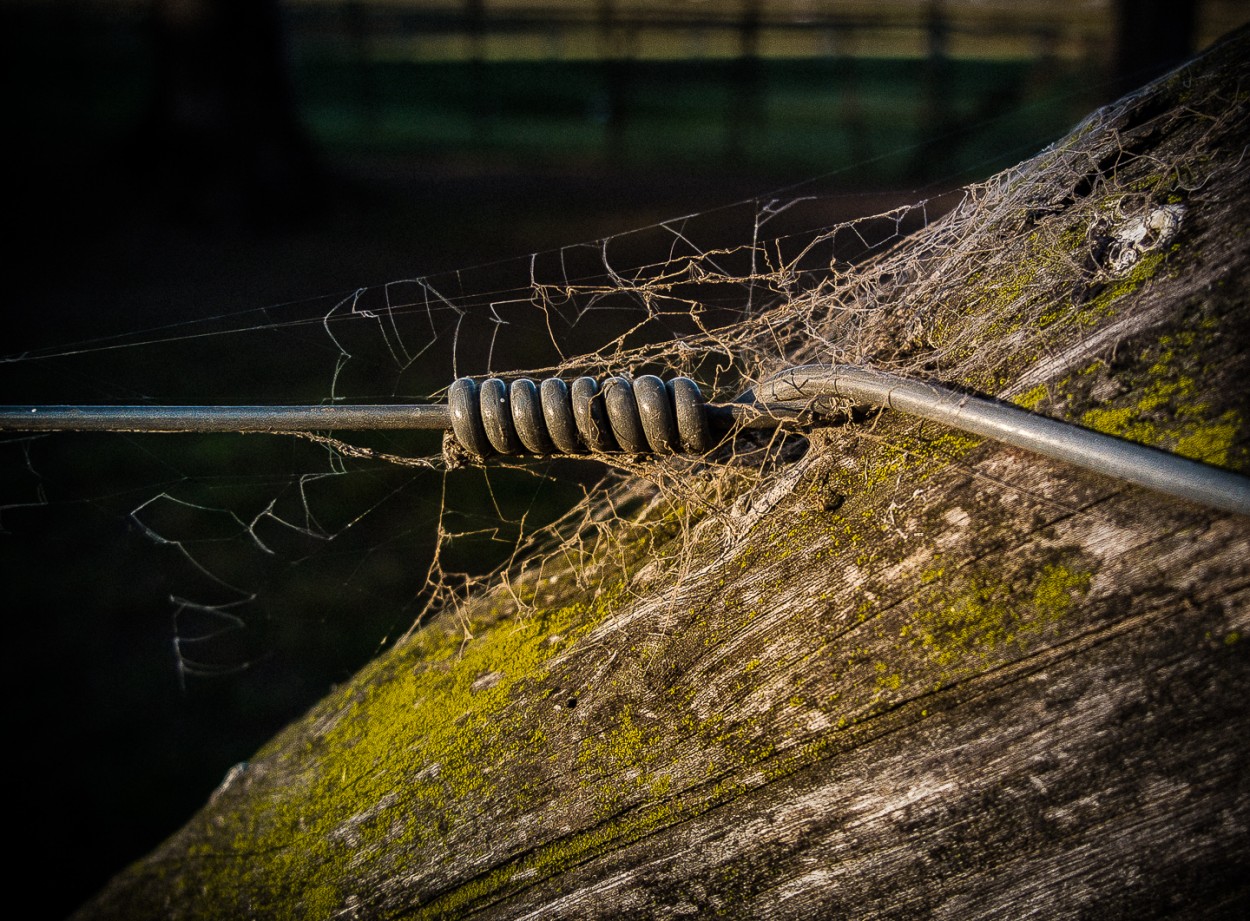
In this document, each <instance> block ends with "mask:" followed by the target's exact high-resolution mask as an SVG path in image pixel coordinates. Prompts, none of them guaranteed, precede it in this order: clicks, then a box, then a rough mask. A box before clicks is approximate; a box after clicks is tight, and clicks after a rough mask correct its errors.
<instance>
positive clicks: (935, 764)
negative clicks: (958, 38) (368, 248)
mask: <svg viewBox="0 0 1250 921" xmlns="http://www.w3.org/2000/svg"><path fill="white" fill-rule="evenodd" d="M1248 115H1250V37H1248V36H1247V35H1246V34H1242V35H1239V36H1235V37H1234V38H1233V39H1232V40H1231V41H1230V42H1228V43H1226V44H1224V45H1222V46H1220V47H1218V48H1217V49H1215V50H1214V51H1212V52H1210V53H1208V54H1207V55H1206V56H1205V57H1204V58H1203V59H1201V60H1199V61H1197V62H1195V63H1194V64H1192V65H1190V67H1189V68H1187V69H1185V70H1183V71H1181V72H1179V73H1177V74H1174V75H1171V76H1170V77H1167V78H1165V79H1163V80H1161V81H1160V82H1159V83H1157V84H1155V85H1153V86H1152V87H1150V88H1148V90H1147V91H1145V92H1143V93H1141V94H1138V95H1136V96H1133V97H1130V98H1129V99H1127V100H1125V101H1123V102H1121V103H1119V104H1117V105H1115V106H1112V107H1110V108H1109V109H1107V110H1104V111H1103V112H1101V113H1097V114H1096V116H1094V117H1092V118H1091V119H1090V120H1089V121H1088V122H1086V123H1085V124H1083V125H1082V126H1081V127H1080V128H1078V129H1077V131H1076V132H1074V134H1073V135H1072V136H1071V137H1070V138H1068V139H1066V140H1065V141H1063V142H1061V143H1060V144H1058V145H1056V146H1055V148H1054V149H1052V150H1051V151H1048V152H1047V153H1045V154H1043V155H1041V156H1039V157H1038V158H1035V159H1034V160H1032V161H1029V163H1027V164H1024V165H1023V166H1022V167H1021V168H1020V169H1019V170H1017V171H1015V172H1013V173H1012V174H1010V175H1008V176H1005V177H1003V179H1002V184H1003V188H1004V189H1006V190H1009V191H1011V193H1012V194H1011V195H1006V194H1004V195H1003V196H1000V197H997V198H996V197H995V195H994V194H992V193H991V194H987V195H986V196H985V197H984V199H983V200H981V201H977V202H972V203H969V204H968V205H967V207H968V208H974V209H975V208H980V209H981V212H980V213H982V214H983V215H984V221H983V226H981V227H980V229H977V230H975V231H974V232H973V233H971V234H967V233H964V234H962V235H961V236H959V237H958V239H957V240H952V243H951V245H950V246H948V247H946V248H945V249H939V250H937V251H936V252H930V253H929V254H927V255H926V256H925V258H924V265H923V268H924V271H923V272H917V274H916V277H915V278H914V279H912V280H910V281H904V282H900V284H903V285H904V287H903V288H902V289H901V291H902V294H905V295H906V296H899V297H898V298H896V299H895V300H896V301H897V303H896V304H894V305H891V304H884V305H883V306H882V307H881V308H880V310H879V311H877V312H876V313H874V314H872V316H871V319H870V321H869V322H868V323H867V324H866V325H865V327H864V329H863V330H862V335H863V342H864V343H866V344H867V345H866V346H865V348H866V354H867V356H868V357H869V358H870V359H872V360H875V361H878V362H882V363H887V364H888V363H889V362H891V361H896V360H898V359H899V357H900V356H906V357H907V359H908V360H909V361H911V362H913V363H915V364H917V366H918V367H928V368H929V370H930V371H931V373H933V374H934V375H935V376H937V377H939V378H941V379H944V380H947V381H951V378H950V376H949V373H948V370H949V369H951V368H954V369H965V368H968V369H971V368H976V369H979V370H966V371H965V370H957V372H956V373H957V375H958V376H957V379H955V380H953V381H951V382H953V383H957V384H962V385H964V386H968V387H972V388H975V389H977V390H979V391H982V392H990V393H996V394H999V395H1001V396H1003V397H1004V398H1008V399H1013V400H1015V401H1016V402H1018V403H1020V404H1022V405H1025V406H1027V407H1029V408H1030V409H1034V410H1036V411H1038V412H1042V413H1045V414H1047V415H1051V416H1057V417H1063V418H1067V419H1070V420H1073V421H1075V422H1079V423H1082V424H1085V425H1088V426H1091V427H1094V428H1097V429H1100V430H1103V431H1107V432H1111V433H1113V434H1117V435H1121V436H1124V437H1127V438H1131V439H1134V440H1137V441H1143V442H1147V443H1151V444H1156V445H1159V446H1161V447H1165V448H1168V449H1171V450H1175V451H1178V452H1180V453H1183V454H1186V455H1189V456H1192V457H1196V458H1199V459H1202V460H1206V461H1208V462H1211V463H1215V464H1219V465H1222V466H1226V467H1230V468H1234V469H1240V470H1242V471H1247V472H1250V429H1248V428H1247V424H1246V420H1247V418H1248V413H1250V406H1248V405H1247V402H1248V398H1247V394H1248V393H1250V389H1248V388H1247V385H1246V381H1247V380H1250V348H1247V345H1248V344H1250V343H1248V334H1247V333H1246V330H1247V329H1248V328H1250V299H1248V297H1247V294H1248V287H1250V286H1248V285H1247V282H1246V279H1247V277H1248V272H1250V241H1248V239H1247V229H1248V228H1250V167H1247V165H1246V161H1245V157H1246V149H1247V145H1248V144H1250V118H1248ZM1177 150H1184V151H1187V152H1188V153H1187V159H1185V162H1186V163H1188V164H1190V165H1191V166H1193V165H1194V164H1196V165H1197V166H1196V167H1194V168H1197V167H1200V168H1201V173H1202V176H1201V177H1196V176H1195V175H1183V174H1181V172H1182V171H1180V170H1171V171H1169V170H1161V171H1154V172H1152V170H1151V166H1150V164H1151V163H1152V162H1154V161H1158V162H1176V157H1175V156H1173V153H1174V152H1175V151H1177ZM1169 152H1172V153H1169ZM1156 153H1157V154H1158V156H1157V157H1155V156H1154V155H1155V154H1156ZM1074 158H1084V160H1086V161H1087V162H1089V163H1091V164H1093V168H1092V169H1091V170H1090V171H1088V172H1085V173H1080V174H1078V175H1077V176H1076V179H1075V181H1074V179H1073V173H1072V171H1071V169H1070V168H1069V167H1070V165H1071V163H1072V162H1074ZM1061 166H1062V167H1063V168H1060V167H1061ZM1113 175H1114V177H1115V180H1116V181H1115V182H1114V183H1111V182H1109V181H1107V180H1108V177H1110V176H1113ZM1024 187H1026V188H1027V190H1028V195H1027V196H1026V197H1027V198H1028V200H1029V201H1030V202H1031V204H1030V205H1029V206H1028V207H1021V206H1020V204H1019V202H1020V200H1021V195H1020V189H1021V188H1024ZM1126 190H1127V191H1126ZM1091 215H1094V216H1095V217H1091ZM1134 221H1141V222H1142V224H1141V226H1144V227H1145V232H1144V233H1138V231H1139V230H1140V229H1141V227H1140V226H1138V225H1136V224H1134V223H1133V222H1134ZM939 230H940V228H939ZM954 278H957V279H958V285H955V284H954V283H953V282H952V279H954ZM934 279H944V282H942V283H941V284H939V283H938V282H935V281H934ZM952 290H957V291H958V292H959V293H958V295H952V294H951V293H950V292H951V291H952ZM1056 291H1059V292H1063V297H1062V298H1060V299H1059V301H1058V302H1059V303H1061V305H1062V307H1061V309H1057V310H1056V309H1054V308H1053V307H1048V308H1047V309H1046V310H1042V311H1040V312H1039V309H1037V305H1038V304H1051V305H1053V304H1054V303H1056V299H1055V297H1054V296H1053V295H1054V292H1056ZM937 292H942V296H941V297H938V296H937ZM1045 293H1049V295H1048V296H1047V297H1043V296H1042V295H1043V294H1045ZM1039 330H1049V331H1050V336H1049V338H1048V339H1047V342H1048V345H1047V347H1046V348H1045V349H1044V350H1039V349H1037V348H1036V342H1037V337H1036V334H1037V333H1038V331H1039ZM976 354H982V355H985V354H991V355H994V356H996V358H995V360H994V361H993V362H980V363H970V362H967V361H966V358H967V356H970V355H976ZM961 362H963V363H962V364H961ZM809 441H810V444H809V445H808V447H807V450H806V451H805V452H801V451H798V450H795V451H793V452H791V453H788V454H786V455H785V456H784V458H782V459H780V460H779V462H778V463H777V464H776V465H775V466H774V467H772V468H771V469H770V470H769V471H768V472H767V473H766V474H764V475H763V476H764V481H763V482H762V483H759V482H758V481H757V483H756V484H755V487H754V488H753V489H751V490H750V491H749V492H747V493H742V494H740V495H737V496H736V495H734V494H733V493H732V490H729V491H726V490H725V489H724V488H723V485H724V484H723V482H722V483H712V482H711V481H710V480H709V482H708V483H707V484H706V485H707V488H706V489H704V490H703V492H700V491H699V490H700V488H701V487H699V485H698V484H697V483H696V484H695V485H693V486H691V488H690V492H689V495H690V496H692V497H695V499H699V501H695V500H694V499H691V500H690V501H678V499H676V498H675V499H672V500H671V501H656V502H652V503H651V504H649V505H648V506H646V508H645V510H644V511H643V512H640V513H638V516H637V517H638V519H639V521H638V524H637V527H636V532H631V531H629V530H628V529H626V532H625V533H624V534H623V536H622V539H621V541H620V542H619V545H618V546H617V548H616V550H615V552H613V553H607V552H606V551H605V552H604V553H603V554H601V555H600V556H597V557H595V556H592V557H589V558H586V557H582V558H578V559H575V560H574V561H573V562H572V563H571V564H565V563H560V562H558V561H557V562H553V563H551V564H549V565H547V566H545V567H544V568H543V569H542V570H541V571H540V572H538V573H537V574H534V575H530V576H524V575H523V576H520V577H518V578H516V579H514V580H512V581H511V582H510V583H509V584H508V585H506V586H502V587H497V588H495V589H493V590H490V591H483V592H481V593H480V594H479V595H477V596H475V597H473V598H470V599H469V600H468V601H467V603H466V605H465V607H464V609H463V611H462V616H463V617H465V618H467V621H468V623H469V624H470V625H471V627H472V633H473V638H472V639H469V640H466V639H465V636H464V630H463V629H462V627H461V625H460V624H459V623H457V622H454V621H452V620H450V619H449V620H448V622H446V623H443V622H435V623H433V624H431V625H429V626H427V627H425V628H423V629H422V630H420V631H419V632H417V633H415V634H414V635H413V636H411V637H410V638H408V639H407V640H406V641H404V642H402V643H400V644H399V645H398V646H397V647H396V648H394V649H393V650H391V651H390V652H388V653H387V654H386V655H384V656H382V657H381V658H380V659H379V660H378V661H376V662H374V663H373V664H372V665H371V666H369V667H368V668H366V669H365V670H364V671H363V672H362V673H361V674H359V675H358V676H357V677H356V678H355V679H354V680H353V681H351V682H350V683H349V684H347V685H345V686H344V687H342V688H340V689H338V690H337V691H336V692H335V693H333V694H332V695H331V696H330V697H328V698H327V699H326V700H324V701H323V702H322V703H321V704H319V705H318V706H317V707H316V708H315V709H314V710H313V711H312V712H311V713H309V714H308V715H307V717H306V718H305V719H303V720H301V721H300V722H298V723H297V724H295V725H293V726H291V727H290V728H288V729H287V730H286V731H284V732H283V733H282V734H281V735H279V736H278V737H277V738H275V739H274V740H273V741H272V742H271V743H270V744H269V745H268V746H266V747H265V748H264V749H263V750H262V751H260V752H258V753H257V755H256V757H255V758H254V759H252V760H251V761H250V762H249V763H248V764H246V765H240V766H239V767H238V768H236V769H235V770H234V771H232V772H231V775H230V776H229V777H227V778H226V780H225V782H224V783H223V784H222V786H221V788H220V789H219V790H218V791H217V792H216V793H215V794H214V796H213V797H212V799H211V800H210V802H209V803H207V804H206V805H205V807H204V809H203V810H202V811H201V812H200V813H199V814H198V815H197V816H196V817H195V818H194V819H193V820H192V821H191V822H190V823H189V824H188V825H187V826H186V827H185V828H184V829H183V830H182V831H180V832H179V833H178V834H176V835H175V836H173V837H172V838H171V839H170V840H169V841H167V842H166V843H165V844H163V845H162V846H161V847H160V848H158V849H157V850H156V851H155V852H154V853H152V854H151V855H150V856H149V857H147V858H145V859H144V860H142V861H140V862H139V863H137V864H135V865H134V866H132V867H131V868H130V869H128V870H127V871H125V872H124V873H123V874H121V875H120V876H119V877H117V878H116V879H115V880H114V881H113V882H112V883H111V884H110V885H109V886H108V887H107V888H106V889H105V890H104V891H103V892H102V893H101V894H100V895H99V896H98V897H97V898H96V899H95V900H94V901H93V902H92V903H90V904H88V905H87V906H85V907H84V908H83V910H82V911H81V913H80V915H79V917H81V918H84V919H87V918H114V917H115V918H126V919H139V918H149V917H150V918H201V917H204V918H220V917H230V918H244V917H250V918H331V917H335V918H370V919H375V918H436V917H458V916H466V915H471V916H473V917H481V918H528V917H534V918H594V917H604V918H608V917H612V918H617V917H673V916H683V915H695V914H700V915H706V916H725V917H760V918H796V919H798V918H803V919H806V918H812V917H856V918H877V917H907V918H912V917H944V918H960V919H967V918H980V917H985V918H989V917H994V918H1002V917H1026V916H1036V917H1047V918H1055V917H1117V918H1118V917H1125V918H1127V917H1134V918H1137V917H1162V916H1171V915H1177V916H1183V917H1240V916H1242V915H1243V914H1244V913H1245V912H1246V910H1247V905H1248V904H1250V834H1248V833H1247V827H1248V825H1250V742H1247V728H1248V724H1250V719H1248V717H1247V714H1248V713H1250V708H1248V706H1247V703H1246V701H1247V697H1248V696H1250V520H1247V519H1245V518H1239V517H1235V516H1229V515H1225V514H1221V513H1216V512H1212V511H1208V510H1206V509H1203V508H1200V507H1196V506H1192V505H1188V504H1186V503H1183V502H1179V501H1174V500H1171V499H1166V498H1161V497H1158V496H1155V495H1153V494H1149V493H1146V492H1143V491H1141V490H1137V489H1134V488H1130V487H1126V486H1124V485H1122V484H1119V483H1117V482H1115V481H1112V480H1108V479H1104V478H1101V477H1099V476H1097V475H1095V474H1087V473H1082V472H1080V471H1076V470H1073V469H1069V468H1066V467H1064V466H1062V465H1060V464H1057V463H1051V462H1048V461H1045V460H1042V459H1039V458H1036V457H1033V456H1030V455H1028V454H1025V453H1023V452H1020V451H1016V450H1013V449H1008V448H1004V447H1000V446H997V445H994V444H990V443H983V442H980V441H977V440H976V439H971V438H969V437H967V436H963V435H959V434H957V433H954V432H947V431H943V430H941V429H939V428H937V427H935V426H932V425H917V424H916V423H914V422H909V421H907V420H903V419H899V418H894V417H891V416H889V415H883V416H881V417H879V418H877V419H876V420H875V422H872V423H871V428H870V429H868V428H866V426H848V427H845V428H835V429H828V430H823V431H817V432H815V433H813V434H812V436H811V437H810V440H809ZM718 496H719V498H718ZM742 496H745V498H742Z"/></svg>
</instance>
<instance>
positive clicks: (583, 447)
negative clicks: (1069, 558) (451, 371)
mask: <svg viewBox="0 0 1250 921" xmlns="http://www.w3.org/2000/svg"><path fill="white" fill-rule="evenodd" d="M831 397H834V398H841V399H843V400H849V401H851V402H852V403H856V404H871V405H874V406H881V407H886V408H888V409H892V410H897V411H899V412H903V413H907V414H909V415H913V416H917V417H920V418H923V419H930V420H932V421H935V422H939V423H942V424H943V425H948V426H951V427H952V428H956V429H960V430H962V431H965V432H970V433H972V434H976V435H983V436H985V437H988V438H993V439H995V440H998V441H1001V442H1004V443H1006V444H1010V445H1014V446H1016V447H1019V448H1024V449H1026V450H1029V451H1032V452H1035V453H1037V454H1041V455H1044V456H1046V457H1050V458H1054V459H1056V460H1061V461H1065V462H1067V463H1070V464H1074V465H1076V466H1078V467H1082V468H1084V469H1086V470H1092V471H1094V472H1095V473H1100V474H1104V475H1107V476H1111V477H1115V478H1118V479H1120V480H1124V481H1126V482H1129V483H1134V484H1136V485H1138V486H1143V487H1145V488H1147V489H1151V490H1154V491H1156V492H1160V493H1164V494H1167V495H1171V496H1176V497H1178V498H1182V499H1187V500H1190V501H1193V502H1198V503H1200V504H1203V505H1207V506H1210V507H1212V508H1216V509H1221V510H1223V511H1228V512H1235V513H1237V514H1242V515H1250V478H1247V477H1244V476H1242V475H1240V474H1237V473H1233V472H1231V471H1228V470H1223V469H1220V468H1218V467H1212V466H1210V465H1208V464H1203V463H1199V462H1197V461H1193V460H1189V459H1187V458H1183V457H1179V456H1177V455H1175V454H1170V453H1168V452H1166V451H1161V450H1158V449H1156V448H1151V447H1147V446H1144V445H1139V444H1135V443H1133V442H1129V441H1124V440H1123V439H1119V438H1114V437H1111V436H1109V435H1103V434H1101V433H1099V432H1094V431H1090V430H1089V429H1084V428H1081V427H1080V426H1077V425H1073V424H1071V423H1067V422H1060V421H1058V420H1055V419H1048V418H1046V417H1044V416H1039V415H1037V414H1035V413H1031V412H1028V411H1027V410H1024V409H1021V408H1020V407H1018V406H1013V405H1011V404H1008V403H1001V402H998V401H996V400H990V399H986V398H984V397H978V396H972V395H969V394H965V393H960V392H958V391H955V390H952V389H950V388H947V387H942V386H938V385H935V384H928V383H922V382H919V381H913V380H908V379H906V378H902V377H898V376H896V375H893V374H888V373H886V372H883V371H874V370H871V369H868V368H860V367H853V366H848V365H833V366H830V365H803V366H800V367H795V368H789V369H787V370H785V371H782V372H781V373H779V374H776V375H774V376H773V377H771V378H769V379H768V380H766V381H764V382H763V383H762V384H761V385H760V386H759V387H757V388H755V389H754V390H752V391H748V392H747V393H744V394H743V395H742V396H740V397H739V398H738V399H737V400H735V401H734V402H733V403H727V404H709V403H706V402H705V401H704V399H703V395H702V394H701V393H700V392H699V388H698V386H697V385H696V384H695V383H694V382H693V381H691V380H689V379H687V378H683V377H678V378H674V379H673V380H670V381H668V382H664V381H661V380H660V379H659V378H658V377H654V376H651V375H641V376H639V377H637V378H634V379H633V380H630V379H628V378H625V377H611V378H608V379H607V380H606V381H605V382H604V383H603V384H602V386H601V385H600V384H599V382H598V381H596V380H595V379H594V378H591V377H580V378H578V379H577V380H575V381H573V384H572V386H571V387H570V386H568V385H566V384H565V383H564V382H563V381H561V380H560V379H559V378H548V379H547V380H544V381H543V382H542V383H541V385H537V384H535V383H534V382H533V381H531V380H529V379H526V378H521V379H519V380H515V381H513V382H512V383H511V384H510V385H509V384H507V383H505V382H504V381H503V380H500V379H498V378H490V379H488V380H485V381H482V382H481V383H479V382H477V381H475V380H473V379H471V378H461V379H459V380H457V381H456V382H455V383H453V384H452V386H451V388H450V390H449V391H448V402H447V404H445V405H443V404H400V405H386V406H359V405H342V404H327V405H319V406H163V407H162V406H8V407H0V431H26V432H50V431H129V432H275V433H279V432H300V431H309V430H318V431H326V430H337V431H352V430H365V429H433V430H439V429H442V430H444V431H446V430H451V431H452V432H453V433H454V435H455V438H456V440H457V441H458V442H459V443H460V445H461V446H462V447H463V448H464V449H465V450H467V451H468V452H470V453H471V454H473V455H475V456H477V457H479V458H486V457H490V456H492V455H495V454H503V455H517V454H525V453H529V454H540V455H548V454H610V453H626V454H674V453H678V452H679V451H680V452H685V453H690V454H705V453H707V452H708V451H710V450H711V449H712V448H713V447H714V446H715V442H716V438H715V437H714V435H713V431H714V430H716V431H725V430H736V429H741V428H756V427H765V426H776V425H777V424H779V423H780V422H783V421H786V420H793V419H805V420H809V421H819V418H820V415H821V413H822V411H824V410H827V409H828V406H827V404H828V400H829V398H831Z"/></svg>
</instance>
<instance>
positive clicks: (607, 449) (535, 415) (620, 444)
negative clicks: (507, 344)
mask: <svg viewBox="0 0 1250 921" xmlns="http://www.w3.org/2000/svg"><path fill="white" fill-rule="evenodd" d="M447 403H448V407H449V409H450V411H451V428H452V432H453V433H454V435H455V438H456V441H458V442H459V443H460V445H461V447H463V448H464V449H465V450H466V451H468V452H469V453H470V454H473V455H475V456H477V457H490V456H491V455H493V454H676V453H679V452H683V451H684V452H686V453H691V454H705V453H707V452H708V451H710V450H711V449H712V447H713V444H714V442H713V439H712V431H711V427H710V426H709V424H708V417H707V408H706V404H705V401H704V399H703V394H702V393H700V391H699V386H698V385H697V384H696V383H695V382H694V381H692V380H690V379H689V378H685V377H676V378H673V379H672V380H670V381H668V382H665V381H662V380H660V378H658V377H655V376H654V375H650V374H643V375H639V376H638V377H636V378H634V379H633V380H632V381H631V380H630V379H628V378H625V377H609V378H608V379H607V380H605V381H604V382H603V385H602V386H600V384H599V382H598V381H597V380H595V379H594V378H593V377H579V378H577V379H576V380H575V381H573V384H572V386H569V385H567V384H565V382H564V381H562V380H561V379H560V378H558V377H549V378H547V379H546V380H544V381H543V382H542V383H541V384H535V383H534V381H532V380H530V379H529V378H519V379H517V380H514V381H512V383H511V384H508V383H506V382H505V381H503V380H500V379H499V378H497V377H492V378H489V379H487V380H484V381H482V382H481V383H480V384H479V383H478V382H477V381H476V380H474V379H473V378H470V377H462V378H459V379H458V380H457V381H456V382H455V383H453V384H452V385H451V389H450V390H449V391H448V394H447Z"/></svg>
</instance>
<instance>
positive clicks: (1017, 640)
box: [904, 562, 1091, 675]
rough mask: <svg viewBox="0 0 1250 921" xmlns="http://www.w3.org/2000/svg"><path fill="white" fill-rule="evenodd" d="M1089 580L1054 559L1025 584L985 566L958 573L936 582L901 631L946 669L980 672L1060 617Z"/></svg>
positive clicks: (1080, 572)
mask: <svg viewBox="0 0 1250 921" xmlns="http://www.w3.org/2000/svg"><path fill="white" fill-rule="evenodd" d="M1090 580H1091V575H1090V573H1089V572H1087V571H1085V570H1083V569H1080V568H1072V567H1070V566H1068V565H1064V564H1062V563H1057V562H1052V563H1047V564H1045V565H1044V566H1042V567H1041V568H1040V569H1038V570H1036V571H1034V572H1033V573H1032V574H1031V575H1029V576H1028V578H1027V584H1026V585H1024V586H1020V585H1018V584H1013V583H1012V582H1010V581H1005V580H1004V579H1003V577H1002V576H1001V575H997V574H993V573H989V572H969V573H959V574H957V575H955V576H953V577H951V579H950V580H948V581H946V582H943V583H935V585H934V588H933V590H932V591H931V592H930V593H929V594H928V595H927V597H923V598H922V601H921V603H920V605H919V607H918V611H917V614H916V617H915V619H914V621H913V622H912V623H910V624H908V625H907V626H906V627H905V628H904V636H905V637H910V638H911V639H912V642H913V644H916V645H919V646H920V647H921V648H923V650H924V651H925V653H926V654H927V655H928V657H929V658H930V659H931V660H932V661H933V662H934V663H935V664H937V665H938V666H939V667H940V669H941V670H942V672H943V673H945V674H948V675H949V674H967V673H974V672H980V671H983V670H984V669H985V668H987V667H991V666H993V665H995V664H998V663H999V662H1002V661H1005V660H1006V659H1007V658H1009V657H1010V655H1011V654H1012V653H1013V652H1016V651H1018V649H1019V647H1021V646H1022V645H1024V644H1025V643H1026V642H1028V641H1029V640H1031V639H1032V638H1034V637H1036V636H1038V635H1039V634H1040V633H1042V632H1043V631H1044V630H1045V629H1046V628H1047V627H1049V626H1051V625H1053V624H1055V623H1057V622H1058V621H1060V620H1062V619H1063V618H1064V617H1065V616H1066V615H1067V613H1068V612H1069V610H1070V609H1071V607H1072V604H1073V601H1074V599H1075V598H1077V597H1080V596H1082V595H1084V594H1085V593H1086V592H1087V591H1088V590H1089V585H1090ZM1012 647H1014V649H1013V648H1012Z"/></svg>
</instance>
